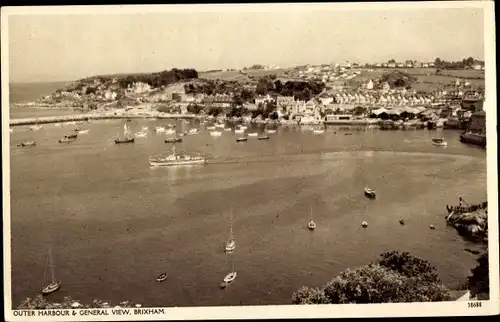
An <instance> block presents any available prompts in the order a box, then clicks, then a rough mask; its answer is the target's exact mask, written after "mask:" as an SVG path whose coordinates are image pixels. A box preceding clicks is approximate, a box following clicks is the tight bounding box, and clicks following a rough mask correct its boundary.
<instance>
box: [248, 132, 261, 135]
mask: <svg viewBox="0 0 500 322" xmlns="http://www.w3.org/2000/svg"><path fill="white" fill-rule="evenodd" d="M258 135H259V133H256V132H254V133H248V136H258Z"/></svg>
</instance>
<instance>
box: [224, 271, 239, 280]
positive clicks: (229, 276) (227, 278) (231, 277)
mask: <svg viewBox="0 0 500 322" xmlns="http://www.w3.org/2000/svg"><path fill="white" fill-rule="evenodd" d="M236 275H237V273H236V272H232V273H229V274H227V275H226V276H225V277H224V282H225V283H231V282H232V281H234V280H235V279H236Z"/></svg>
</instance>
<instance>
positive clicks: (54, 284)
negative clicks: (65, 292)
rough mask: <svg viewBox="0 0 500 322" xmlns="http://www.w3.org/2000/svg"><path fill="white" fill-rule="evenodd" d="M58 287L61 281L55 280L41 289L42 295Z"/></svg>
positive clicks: (52, 291)
mask: <svg viewBox="0 0 500 322" xmlns="http://www.w3.org/2000/svg"><path fill="white" fill-rule="evenodd" d="M60 287H61V282H56V283H52V284H49V285H47V286H45V287H44V288H43V289H42V294H43V295H47V294H50V293H54V292H55V291H57V290H58V289H59V288H60Z"/></svg>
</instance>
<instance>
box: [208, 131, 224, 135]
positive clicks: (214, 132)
mask: <svg viewBox="0 0 500 322" xmlns="http://www.w3.org/2000/svg"><path fill="white" fill-rule="evenodd" d="M210 135H211V136H221V135H222V132H220V131H211V132H210Z"/></svg>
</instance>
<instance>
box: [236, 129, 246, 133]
mask: <svg viewBox="0 0 500 322" xmlns="http://www.w3.org/2000/svg"><path fill="white" fill-rule="evenodd" d="M234 133H236V134H243V133H245V130H243V129H236V130H234Z"/></svg>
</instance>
